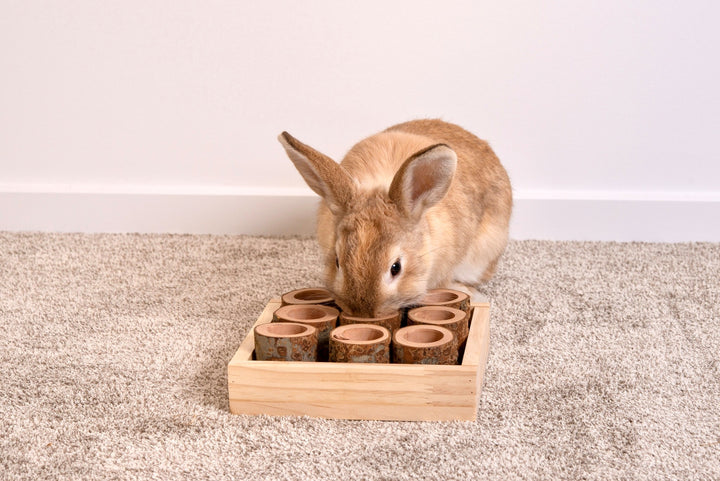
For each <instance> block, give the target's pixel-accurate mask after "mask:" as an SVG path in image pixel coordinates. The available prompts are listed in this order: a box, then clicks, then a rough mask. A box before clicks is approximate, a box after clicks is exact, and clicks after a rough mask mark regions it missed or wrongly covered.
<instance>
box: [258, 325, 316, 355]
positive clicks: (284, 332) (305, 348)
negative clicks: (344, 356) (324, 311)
mask: <svg viewBox="0 0 720 481" xmlns="http://www.w3.org/2000/svg"><path fill="white" fill-rule="evenodd" d="M254 338H255V358H256V359H257V360H258V361H308V362H314V361H317V347H318V338H317V329H315V328H314V327H312V326H308V325H306V324H297V323H291V322H276V323H270V324H260V325H259V326H255V329H254Z"/></svg>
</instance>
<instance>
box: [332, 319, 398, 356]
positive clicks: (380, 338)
mask: <svg viewBox="0 0 720 481" xmlns="http://www.w3.org/2000/svg"><path fill="white" fill-rule="evenodd" d="M391 338H392V336H391V334H390V331H389V330H387V329H386V328H384V327H383V326H377V325H374V324H347V325H345V326H339V327H336V328H335V329H333V331H332V333H330V361H331V362H372V363H388V362H390V340H391Z"/></svg>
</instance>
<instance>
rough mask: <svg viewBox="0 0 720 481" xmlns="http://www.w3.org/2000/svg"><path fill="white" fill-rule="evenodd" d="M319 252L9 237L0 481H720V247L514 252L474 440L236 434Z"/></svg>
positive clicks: (496, 295)
mask: <svg viewBox="0 0 720 481" xmlns="http://www.w3.org/2000/svg"><path fill="white" fill-rule="evenodd" d="M315 258H316V254H315V244H314V241H313V240H311V239H278V238H252V237H216V236H169V235H168V236H164V235H154V236H138V235H91V236H88V235H59V234H58V235H51V234H8V233H5V234H2V233H0V478H2V479H125V478H129V479H238V480H256V479H298V480H308V479H344V480H348V479H353V480H354V479H387V480H391V479H393V480H394V479H400V480H403V479H428V480H438V479H440V480H445V479H463V480H465V479H491V480H495V479H497V480H505V479H683V480H685V479H708V480H709V479H720V361H719V359H720V244H675V245H672V244H669V245H662V244H612V243H569V242H558V243H553V242H537V241H531V242H513V243H511V245H510V247H509V250H508V253H507V256H506V258H505V261H504V262H503V263H502V264H501V266H500V269H499V272H498V275H497V277H496V278H495V279H494V280H493V281H492V282H491V283H490V284H489V285H487V286H486V289H485V294H486V295H488V296H489V297H490V298H492V300H493V303H494V306H493V309H492V318H491V330H492V338H491V339H492V340H491V346H490V351H491V352H490V357H489V359H488V368H487V375H486V378H485V385H484V389H483V394H482V398H481V402H480V407H479V412H478V421H477V422H473V423H469V422H454V423H412V422H403V423H399V422H360V421H333V420H318V419H310V418H271V417H263V416H261V417H246V416H233V415H231V414H229V413H228V408H227V392H226V364H227V362H228V360H229V359H230V358H231V356H232V354H233V352H234V351H235V350H236V348H237V347H238V345H239V344H240V341H241V340H242V338H243V337H244V336H245V334H246V332H247V331H248V328H249V327H250V325H251V323H252V321H253V320H254V319H255V318H256V317H257V316H258V314H259V313H260V311H261V309H262V307H263V306H264V304H265V303H266V301H267V300H268V299H269V298H270V297H272V296H276V295H278V294H280V293H282V292H284V291H287V290H290V289H292V288H296V287H302V286H308V285H313V284H316V283H318V282H319V277H318V273H317V271H316V268H315Z"/></svg>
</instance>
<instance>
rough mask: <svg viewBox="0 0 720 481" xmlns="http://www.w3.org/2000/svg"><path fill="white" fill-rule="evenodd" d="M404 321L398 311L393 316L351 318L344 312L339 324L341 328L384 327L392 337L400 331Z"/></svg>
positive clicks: (341, 314)
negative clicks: (366, 325) (401, 323)
mask: <svg viewBox="0 0 720 481" xmlns="http://www.w3.org/2000/svg"><path fill="white" fill-rule="evenodd" d="M401 321H402V313H401V312H400V311H396V312H394V313H392V314H389V315H387V316H381V317H356V316H350V315H348V314H345V313H344V312H341V313H340V320H339V321H338V323H339V324H340V325H341V326H345V325H349V324H373V325H375V326H382V327H384V328H385V329H387V330H388V331H390V334H391V335H392V334H393V333H394V332H395V331H397V330H398V329H400V322H401Z"/></svg>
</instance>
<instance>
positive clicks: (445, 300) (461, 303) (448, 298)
mask: <svg viewBox="0 0 720 481" xmlns="http://www.w3.org/2000/svg"><path fill="white" fill-rule="evenodd" d="M420 305H422V306H444V307H454V308H455V309H460V310H461V311H465V313H466V314H467V313H469V312H470V296H469V295H468V294H466V293H465V292H462V291H456V290H454V289H430V290H429V291H428V292H427V294H425V297H423V299H422V300H421V301H420Z"/></svg>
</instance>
